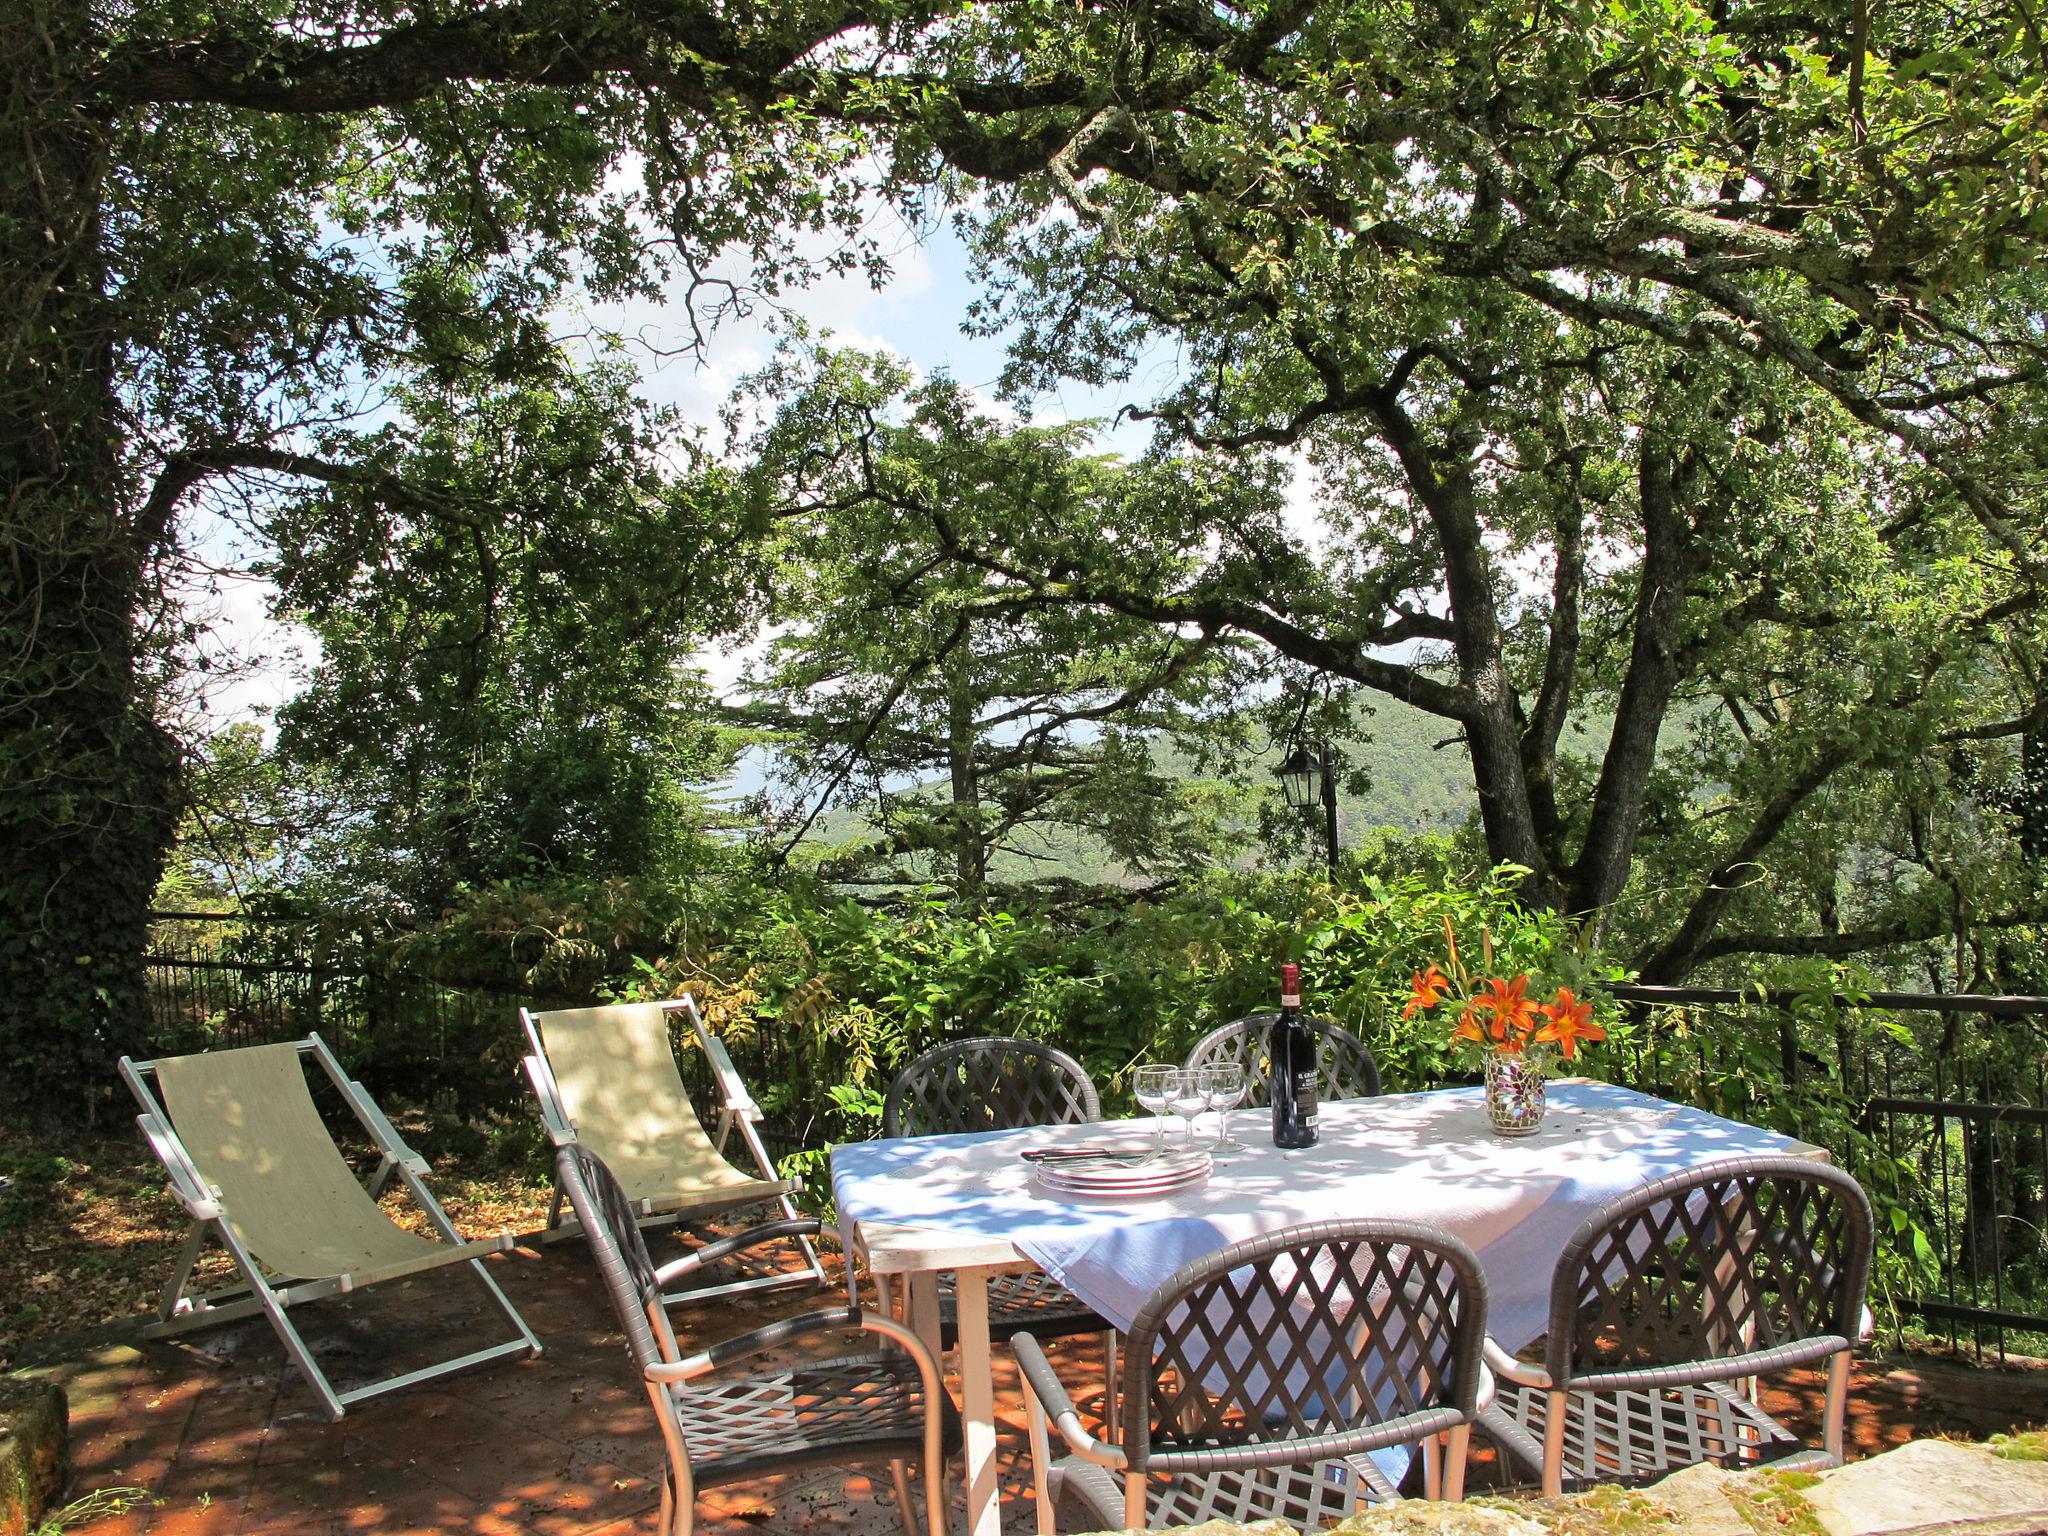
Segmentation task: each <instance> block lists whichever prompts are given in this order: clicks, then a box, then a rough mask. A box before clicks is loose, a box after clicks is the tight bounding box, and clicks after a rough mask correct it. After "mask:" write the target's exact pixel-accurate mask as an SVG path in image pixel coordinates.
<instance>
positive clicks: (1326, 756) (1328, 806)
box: [1275, 741, 1337, 880]
mask: <svg viewBox="0 0 2048 1536" xmlns="http://www.w3.org/2000/svg"><path fill="white" fill-rule="evenodd" d="M1275 771H1276V772H1278V773H1279V775H1280V792H1281V793H1282V794H1284V795H1285V796H1286V797H1287V803H1288V805H1290V806H1292V807H1293V808H1294V809H1295V810H1297V811H1299V812H1301V813H1302V815H1303V816H1309V817H1312V816H1314V815H1315V812H1316V808H1317V806H1318V805H1320V806H1321V807H1322V812H1323V855H1324V858H1325V859H1326V860H1327V862H1328V864H1329V869H1330V878H1331V879H1332V880H1334V879H1336V878H1337V770H1336V765H1335V764H1334V763H1333V762H1331V760H1330V744H1329V743H1328V742H1327V741H1318V742H1317V743H1316V744H1315V750H1314V751H1313V752H1311V751H1310V750H1309V744H1308V743H1307V742H1303V741H1297V742H1296V743H1295V744H1294V750H1293V751H1292V752H1290V753H1288V754H1287V761H1286V762H1284V763H1282V764H1281V765H1280V766H1279V768H1278V769H1277V770H1275Z"/></svg>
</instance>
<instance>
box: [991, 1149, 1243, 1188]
mask: <svg viewBox="0 0 2048 1536" xmlns="http://www.w3.org/2000/svg"><path fill="white" fill-rule="evenodd" d="M1211 1166H1212V1165H1211V1163H1210V1161H1209V1154H1208V1153H1207V1152H1206V1151H1204V1150H1202V1149H1201V1148H1200V1147H1193V1148H1181V1149H1177V1150H1175V1151H1172V1152H1167V1153H1164V1154H1162V1155H1161V1156H1158V1157H1148V1156H1138V1157H1115V1156H1105V1157H1065V1158H1061V1157H1048V1158H1043V1159H1034V1160H1033V1164H1032V1177H1033V1178H1034V1179H1036V1180H1037V1181H1038V1185H1039V1187H1040V1188H1041V1189H1043V1190H1045V1191H1046V1192H1047V1193H1049V1194H1055V1195H1068V1196H1074V1195H1080V1196H1086V1197H1088V1198H1092V1199H1097V1200H1161V1199H1164V1198H1165V1197H1166V1196H1168V1195H1177V1194H1179V1193H1180V1192H1181V1191H1182V1190H1184V1189H1193V1188H1194V1187H1195V1186H1196V1185H1198V1184H1200V1183H1201V1182H1202V1181H1203V1180H1204V1179H1206V1178H1208V1177H1209V1172H1210V1168H1211Z"/></svg>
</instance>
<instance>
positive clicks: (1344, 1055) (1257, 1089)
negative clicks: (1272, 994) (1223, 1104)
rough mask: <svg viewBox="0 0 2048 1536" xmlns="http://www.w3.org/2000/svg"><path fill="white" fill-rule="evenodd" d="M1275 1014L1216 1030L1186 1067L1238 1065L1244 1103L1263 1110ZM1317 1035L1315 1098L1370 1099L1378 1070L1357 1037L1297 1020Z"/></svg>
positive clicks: (1324, 1023)
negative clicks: (1269, 1036)
mask: <svg viewBox="0 0 2048 1536" xmlns="http://www.w3.org/2000/svg"><path fill="white" fill-rule="evenodd" d="M1278 1017H1279V1015H1278V1014H1277V1013H1271V1012H1268V1013H1254V1014H1248V1015H1247V1016H1245V1017H1244V1018H1241V1019H1232V1020H1231V1021H1230V1022H1229V1023H1228V1024H1219V1025H1217V1026H1216V1028H1214V1029H1212V1030H1210V1031H1209V1033H1208V1034H1206V1035H1204V1036H1202V1038H1201V1039H1199V1040H1197V1041H1196V1042H1195V1048H1194V1049H1193V1050H1191V1051H1189V1052H1188V1059H1187V1063H1186V1064H1187V1065H1188V1066H1189V1067H1191V1068H1192V1067H1208V1066H1215V1065H1217V1064H1219V1063H1224V1064H1227V1063H1229V1062H1233V1061H1234V1062H1238V1063H1240V1064H1242V1065H1243V1067H1244V1080H1245V1090H1246V1091H1245V1099H1244V1102H1245V1103H1246V1104H1247V1105H1249V1106H1252V1107H1255V1108H1259V1109H1263V1108H1265V1107H1266V1106H1267V1105H1268V1104H1271V1103H1272V1102H1273V1082H1272V1078H1273V1073H1272V1065H1271V1063H1270V1062H1269V1061H1268V1060H1267V1059H1266V1031H1267V1029H1268V1028H1269V1027H1270V1026H1271V1025H1272V1023H1273V1021H1274V1020H1275V1019H1277V1018H1278ZM1302 1022H1303V1023H1305V1024H1307V1025H1308V1027H1309V1028H1310V1029H1313V1030H1314V1031H1315V1032H1316V1095H1317V1097H1318V1098H1321V1099H1369V1098H1371V1097H1372V1096H1373V1095H1374V1094H1376V1093H1378V1092H1379V1091H1380V1064H1379V1063H1378V1062H1377V1061H1374V1060H1373V1056H1372V1051H1371V1049H1370V1048H1369V1047H1368V1046H1367V1045H1366V1043H1365V1042H1364V1041H1363V1040H1361V1039H1359V1038H1358V1036H1356V1035H1354V1034H1352V1033H1351V1031H1350V1030H1348V1029H1346V1028H1345V1027H1344V1026H1343V1025H1341V1024H1338V1023H1336V1022H1335V1021H1333V1020H1330V1019H1319V1018H1307V1017H1305V1018H1304V1019H1303V1020H1302Z"/></svg>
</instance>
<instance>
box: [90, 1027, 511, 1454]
mask: <svg viewBox="0 0 2048 1536" xmlns="http://www.w3.org/2000/svg"><path fill="white" fill-rule="evenodd" d="M306 1056H310V1057H311V1058H312V1059H313V1060H314V1061H315V1062H316V1063H318V1065H319V1066H320V1067H321V1069H322V1070H323V1071H325V1072H326V1074H327V1076H328V1078H329V1079H330V1080H331V1081H332V1082H333V1083H334V1085H335V1087H336V1088H337V1089H338V1090H339V1091H340V1093H341V1095H342V1097H343V1098H344V1099H345V1100H346V1101H347V1102H348V1105H349V1107H350V1109H351V1110H353V1111H354V1112H355V1115H356V1118H357V1119H358V1120H360V1121H361V1122H362V1125H363V1129H364V1130H365V1131H366V1132H367V1133H368V1134H369V1136H370V1139H371V1141H372V1142H373V1143H374V1144H375V1146H376V1148H377V1152H378V1163H377V1167H376V1168H375V1169H374V1170H373V1171H372V1173H371V1175H370V1177H369V1180H368V1182H367V1184H365V1183H362V1182H358V1181H357V1179H356V1176H355V1174H354V1173H353V1172H352V1171H351V1170H350V1169H349V1166H348V1164H347V1163H346V1162H344V1161H343V1160H342V1156H341V1153H340V1151H339V1150H338V1149H337V1148H336V1147H335V1145H334V1140H333V1138H332V1137H331V1136H330V1135H329V1134H328V1131H327V1127H326V1126H325V1125H324V1124H323V1123H322V1121H321V1119H320V1112H319V1110H317V1109H316V1108H315V1107H314V1105H313V1096H312V1094H311V1092H310V1091H309V1090H308V1089H307V1086H306V1072H305V1067H304V1065H303V1063H302V1061H301V1058H302V1057H306ZM121 1076H122V1077H123V1079H125V1080H126V1082H127V1084H128V1086H129V1088H130V1089H131V1090H133V1092H134V1094H135V1097H136V1099H137V1100H138V1101H139V1102H140V1103H141V1105H142V1109H143V1112H142V1114H140V1115H138V1116H137V1117H136V1124H137V1125H139V1126H140V1127H141V1129H142V1134H143V1136H144V1138H145V1139H147V1140H148V1142H149V1144H150V1146H151V1148H152V1149H153V1150H154V1151H155V1152H156V1155H157V1159H158V1161H160V1162H161V1163H162V1164H163V1165H164V1171H165V1173H166V1174H167V1175H168V1177H169V1179H170V1182H171V1192H172V1194H173V1195H175V1196H176V1197H177V1199H178V1202H179V1203H180V1204H181V1205H183V1206H184V1207H185V1210H186V1213H187V1214H188V1215H189V1216H191V1218H192V1229H191V1231H190V1232H189V1233H188V1234H187V1235H186V1238H185V1247H184V1251H183V1252H182V1254H181V1255H180V1256H179V1260H178V1267H177V1271H176V1273H175V1274H174V1275H173V1276H172V1278H171V1281H170V1283H169V1285H168V1286H167V1287H166V1288H165V1290H164V1296H163V1303H162V1306H161V1307H160V1309H159V1314H158V1319H157V1321H156V1322H155V1323H153V1324H151V1325H150V1326H149V1327H148V1328H147V1329H146V1330H145V1332H146V1333H147V1334H148V1335H149V1336H150V1337H157V1338H160V1337H165V1336H168V1335H171V1334H178V1333H184V1332H186V1331H188V1330H190V1329H194V1328H201V1327H207V1326H211V1325H213V1324H216V1323H225V1322H231V1321H233V1320H235V1319H237V1318H242V1317H249V1316H253V1315H254V1314H256V1313H259V1312H260V1313H262V1314H263V1315H264V1316H265V1317H266V1318H268V1319H269V1322H270V1325H271V1327H272V1328H274V1329H275V1330H276V1331H277V1335H278V1337H279V1338H280V1339H281V1340H282V1341H283V1343H284V1347H285V1350H286V1352H287V1353H288V1354H289V1355H290V1356H291V1359H292V1361H293V1363H295V1364H296V1365H297V1366H298V1367H299V1369H300V1370H301V1371H303V1372H304V1373H305V1375H306V1379H307V1380H308V1381H309V1382H311V1383H312V1386H313V1390H314V1391H315V1392H316V1393H318V1394H319V1397H320V1399H321V1402H322V1404H323V1405H324V1406H325V1408H326V1410H327V1413H328V1415H329V1417H331V1418H336V1419H338V1418H340V1417H341V1416H342V1414H343V1411H344V1410H345V1408H346V1406H347V1405H348V1404H350V1403H354V1402H360V1401H361V1400H362V1399H364V1398H366V1397H374V1396H377V1395H380V1394H382V1393H385V1392H391V1391H395V1390H397V1389H398V1388H400V1387H405V1386H410V1385H412V1384H413V1383H415V1382H419V1381H426V1380H430V1379H432V1378H434V1377H437V1376H444V1375H447V1374H448V1373H449V1372H451V1371H458V1370H462V1369H465V1368H466V1367H469V1366H472V1365H481V1364H483V1363H485V1362H486V1361H490V1360H499V1359H503V1358H505V1357H506V1356H509V1355H515V1354H526V1355H537V1354H539V1353H540V1341H539V1340H538V1339H536V1338H535V1337H534V1336H533V1332H532V1330H530V1329H529V1328H528V1327H527V1326H526V1323H525V1321H524V1319H522V1318H521V1317H520V1315H519V1314H518V1312H517V1311H515V1310H514V1309H513V1306H512V1303H511V1302H510V1301H508V1300H507V1299H506V1297H505V1293H504V1292H503V1291H501V1290H500V1289H499V1288H498V1284H497V1282H496V1281H495V1280H493V1279H492V1278H491V1276H490V1273H489V1272H488V1271H487V1270H486V1269H485V1268H484V1266H483V1263H482V1259H483V1256H484V1255H485V1254H487V1253H495V1252H499V1251H501V1250H503V1249H506V1248H509V1247H511V1246H512V1239H511V1237H510V1236H501V1237H497V1238H492V1239H487V1240H485V1241H482V1242H466V1241H464V1240H463V1237H462V1234H461V1233H459V1232H457V1231H456V1230H455V1226H454V1224H453V1223H452V1222H450V1221H449V1220H448V1217H447V1215H446V1213H444V1212H443V1211H442V1209H441V1207H440V1205H439V1204H438V1203H437V1202H436V1201H435V1199H434V1197H433V1196H432V1195H431V1194H430V1193H428V1191H427V1187H426V1185H425V1184H423V1183H422V1182H421V1181H420V1175H421V1174H422V1173H424V1172H425V1171H426V1166H427V1165H426V1163H425V1161H424V1160H423V1159H422V1158H421V1157H420V1156H419V1155H418V1154H417V1153H415V1152H413V1151H412V1150H411V1149H410V1148H409V1147H407V1146H406V1145H405V1143H404V1142H403V1141H401V1140H400V1139H399V1136H398V1133H397V1131H396V1130H395V1129H394V1128H393V1127H392V1125H391V1122H390V1121H389V1120H387V1119H386V1118H385V1117H384V1114H383V1112H382V1111H381V1110H379V1109H378V1108H377V1105H376V1103H375V1102H374V1101H373V1100H372V1099H371V1098H370V1096H369V1094H368V1093H366V1092H365V1091H364V1089H363V1087H362V1085H361V1084H359V1083H356V1082H354V1081H352V1080H351V1079H350V1078H349V1077H348V1075H347V1074H346V1073H345V1072H343V1071H342V1069H341V1064H340V1062H338V1061H337V1060H336V1059H335V1057H334V1054H333V1052H331V1051H330V1050H328V1048H327V1046H326V1043H325V1042H324V1041H322V1040H321V1038H320V1037H319V1036H318V1035H317V1034H316V1035H308V1036H307V1037H306V1038H305V1039H304V1040H302V1041H286V1042H283V1043H280V1044H276V1045H254V1046H245V1047H241V1048H239V1049H234V1050H224V1051H207V1052H202V1053H201V1054H199V1055H195V1056H172V1057H165V1058H163V1059H161V1060H158V1061H135V1060H132V1059H131V1058H129V1057H125V1056H124V1057H122V1058H121ZM152 1078H154V1079H155V1084H156V1088H155V1091H154V1092H152V1090H151V1087H150V1079H152ZM159 1094H161V1096H162V1098H161V1102H159V1099H158V1095H159ZM394 1176H396V1177H397V1178H398V1179H399V1180H400V1181H401V1182H403V1183H404V1185H405V1187H406V1189H407V1191H408V1192H409V1193H410V1194H411V1195H412V1197H413V1199H414V1200H415V1201H416V1202H417V1203H418V1204H419V1206H420V1209H421V1210H422V1211H424V1212H425V1213H426V1217H427V1220H428V1222H429V1223H430V1224H431V1225H432V1226H433V1228H434V1230H435V1232H436V1233H437V1234H439V1235H438V1236H437V1237H423V1236H421V1235H419V1234H417V1233H414V1232H408V1231H406V1230H405V1229H404V1228H402V1227H399V1226H397V1225H396V1224H394V1223H393V1222H392V1221H391V1219H390V1218H389V1217H388V1216H386V1215H385V1214H384V1212H383V1211H382V1210H381V1209H379V1208H378V1205H377V1201H376V1196H377V1194H378V1192H379V1191H380V1190H382V1189H383V1187H384V1186H385V1184H387V1183H388V1182H389V1181H390V1180H391V1179H392V1178H393V1177H394ZM209 1240H212V1241H216V1242H219V1243H220V1244H221V1245H222V1246H223V1247H224V1248H226V1249H227V1251H228V1254H229V1257H230V1258H231V1259H232V1260H233V1261H234V1265H235V1269H236V1270H237V1272H238V1273H239V1275H240V1283H239V1284H237V1285H233V1286H230V1287H227V1288H226V1289H224V1290H220V1291H214V1292H210V1293H207V1294H205V1295H188V1294H187V1292H186V1287H187V1285H188V1284H189V1283H190V1281H191V1278H192V1270H193V1267H194V1265H196V1264H197V1263H198V1261H199V1257H200V1255H201V1253H203V1252H204V1251H205V1248H206V1244H207V1242H208V1241H209ZM461 1263H467V1264H468V1265H469V1267H470V1269H471V1270H472V1271H473V1272H474V1273H475V1275H476V1278H477V1279H478V1280H479V1281H480V1282H481V1283H482V1285H483V1287H484V1289H485V1290H486V1291H487V1292H489V1294H490V1297H491V1300H492V1301H493V1302H494V1303H495V1304H496V1305H497V1307H498V1308H499V1309H500V1310H501V1311H502V1312H503V1313H504V1314H505V1317H506V1319H507V1320H508V1321H509V1322H510V1323H511V1324H512V1326H513V1328H514V1329H515V1330H516V1332H517V1337H515V1338H513V1339H511V1340H509V1341H507V1342H505V1343H502V1344H494V1345H492V1346H490V1347H489V1348H486V1349H480V1350H474V1351H471V1352H470V1353H467V1354H464V1355H460V1356H457V1357H455V1358H453V1359H449V1360H444V1361H441V1362H439V1363H438V1364H435V1365H431V1366H427V1367H424V1368H422V1369H419V1370H413V1371H405V1372H402V1373H400V1374H398V1375H395V1376H389V1377H385V1378H383V1379H382V1380H379V1381H374V1382H371V1383H369V1384H368V1385H365V1386H359V1387H352V1388H350V1389H348V1390H347V1391H338V1390H336V1388H335V1387H334V1385H333V1383H332V1382H330V1381H329V1380H328V1379H327V1374H326V1372H325V1371H323V1370H321V1368H320V1366H319V1363H318V1362H317V1361H316V1360H314V1358H313V1354H312V1351H311V1350H310V1349H309V1348H308V1347H307V1345H306V1341H305V1340H304V1338H303V1337H301V1335H300V1334H299V1331H298V1329H297V1328H296V1327H295V1326H294V1325H293V1323H292V1321H291V1318H290V1316H289V1315H288V1312H289V1309H290V1308H291V1307H293V1306H296V1305H298V1304H300V1303H302V1302H308V1301H317V1300H320V1299H322V1298H324V1297H329V1296H339V1295H342V1294H344V1293H346V1292H349V1291H353V1290H358V1289H361V1288H362V1287H364V1286H369V1285H375V1284H377V1283H378V1282H379V1281H384V1280H397V1279H401V1278H404V1277H406V1276H410V1275H418V1274H422V1273H424V1272H426V1271H428V1270H433V1269H439V1268H441V1267H443V1266H444V1265H449V1264H461Z"/></svg>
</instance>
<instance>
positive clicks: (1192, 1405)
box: [1122, 1220, 1486, 1473]
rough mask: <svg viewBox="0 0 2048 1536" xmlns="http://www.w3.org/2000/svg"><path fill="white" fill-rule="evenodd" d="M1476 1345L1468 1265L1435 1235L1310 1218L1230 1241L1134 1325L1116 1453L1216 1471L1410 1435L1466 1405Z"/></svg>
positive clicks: (1445, 1236) (1475, 1286)
mask: <svg viewBox="0 0 2048 1536" xmlns="http://www.w3.org/2000/svg"><path fill="white" fill-rule="evenodd" d="M1485 1337H1486V1281H1485V1279H1484V1277H1483V1276H1482V1275H1481V1273H1480V1269H1479V1261H1478V1259H1477V1258H1476V1257H1474V1255H1473V1253H1472V1250H1471V1249H1470V1248H1468V1247H1466V1246H1465V1244H1464V1243H1462V1242H1460V1241H1459V1240H1458V1239H1457V1238H1455V1237H1453V1236H1451V1235H1450V1234H1449V1233H1448V1232H1444V1231H1441V1230H1439V1229H1437V1228H1435V1227H1429V1226H1424V1225H1421V1224H1419V1223H1413V1222H1397V1221H1373V1220H1355V1221H1318V1222H1310V1223H1307V1224H1306V1225H1302V1226H1296V1227H1287V1228H1282V1229H1280V1230H1278V1231H1275V1232H1269V1233H1266V1234H1264V1235H1262V1236H1260V1237H1256V1238H1251V1239H1248V1240H1246V1241H1245V1242H1241V1243H1235V1244H1232V1245H1231V1246H1230V1247H1228V1248H1225V1249H1222V1250H1221V1251H1219V1252H1217V1253H1212V1254H1210V1255H1208V1256H1207V1257H1205V1258H1201V1259H1197V1260H1196V1261H1195V1262H1193V1263H1192V1264H1189V1265H1187V1266H1186V1267H1184V1268H1183V1269H1181V1270H1180V1272H1179V1273H1177V1274H1175V1275H1174V1276H1173V1277H1172V1278H1170V1279H1169V1280H1167V1281H1166V1282H1165V1283H1164V1284H1163V1285H1161V1286H1160V1287H1159V1289H1158V1290H1156V1291H1154V1292H1153V1293H1152V1295H1151V1296H1150V1297H1149V1298H1148V1299H1147V1300H1146V1302H1145V1305H1144V1307H1143V1308H1142V1309H1141V1310H1140V1311H1139V1313H1138V1316H1137V1320H1136V1321H1135V1322H1134V1323H1133V1324H1132V1325H1131V1331H1130V1339H1129V1345H1128V1352H1127V1354H1126V1356H1125V1361H1124V1370H1123V1383H1122V1385H1123V1426H1124V1428H1123V1446H1124V1454H1125V1455H1126V1456H1127V1457H1128V1458H1129V1464H1130V1467H1131V1468H1132V1470H1133V1472H1134V1473H1143V1472H1146V1471H1151V1472H1159V1473H1172V1472H1177V1471H1215V1470H1219V1469H1225V1468H1230V1467H1234V1466H1253V1465H1272V1464H1274V1463H1276V1462H1279V1461H1286V1462H1315V1461H1319V1460H1323V1459H1326V1458H1332V1457H1338V1456H1349V1455H1355V1454H1357V1453H1359V1452H1362V1451H1367V1450H1374V1449H1377V1448H1379V1447H1381V1446H1386V1445H1395V1444H1401V1443H1405V1442H1408V1441H1412V1440H1417V1439H1420V1438H1421V1437H1422V1436H1424V1435H1428V1434H1433V1433H1435V1432H1437V1431H1439V1430H1444V1429H1449V1428H1452V1427H1454V1426H1455V1425H1457V1424H1460V1423H1464V1422H1466V1421H1468V1420H1469V1418H1470V1417H1471V1415H1472V1414H1473V1413H1474V1412H1475V1411H1476V1409H1477V1402H1478V1394H1479V1386H1480V1381H1481V1377H1482V1374H1483V1373H1482V1369H1481V1365H1480V1357H1481V1346H1482V1344H1483V1342H1484V1340H1485ZM1283 1448H1284V1449H1283ZM1276 1451H1277V1452H1279V1454H1277V1455H1276Z"/></svg>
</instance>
